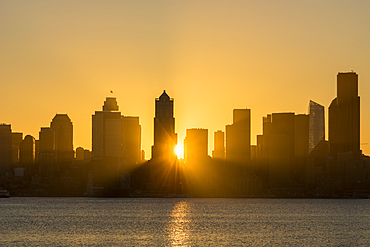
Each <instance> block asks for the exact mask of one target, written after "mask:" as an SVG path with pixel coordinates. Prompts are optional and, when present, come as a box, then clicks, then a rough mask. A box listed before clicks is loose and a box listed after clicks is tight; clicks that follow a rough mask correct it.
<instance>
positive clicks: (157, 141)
mask: <svg viewBox="0 0 370 247" xmlns="http://www.w3.org/2000/svg"><path fill="white" fill-rule="evenodd" d="M173 107H174V100H173V98H170V97H169V96H168V95H167V93H166V90H164V91H163V93H162V95H161V96H160V97H159V98H157V99H155V118H154V145H153V147H152V159H159V160H167V161H171V160H174V159H176V154H175V147H176V145H177V134H176V133H175V118H174V117H173Z"/></svg>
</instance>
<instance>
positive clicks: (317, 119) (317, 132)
mask: <svg viewBox="0 0 370 247" xmlns="http://www.w3.org/2000/svg"><path fill="white" fill-rule="evenodd" d="M324 111H325V108H324V106H322V105H320V104H318V103H316V102H314V101H312V100H310V104H309V109H308V112H309V114H310V120H309V142H308V153H311V151H312V150H313V149H314V148H315V146H316V145H317V144H318V143H319V142H320V141H321V140H324V139H325V112H324Z"/></svg>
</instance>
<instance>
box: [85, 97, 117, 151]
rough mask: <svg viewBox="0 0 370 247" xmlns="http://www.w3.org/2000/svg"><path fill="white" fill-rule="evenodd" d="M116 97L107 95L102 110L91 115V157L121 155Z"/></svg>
mask: <svg viewBox="0 0 370 247" xmlns="http://www.w3.org/2000/svg"><path fill="white" fill-rule="evenodd" d="M118 109H119V107H118V104H117V101H116V98H113V97H107V98H106V100H105V101H104V105H103V111H95V115H93V116H92V155H93V157H116V158H121V157H122V120H121V112H119V111H118Z"/></svg>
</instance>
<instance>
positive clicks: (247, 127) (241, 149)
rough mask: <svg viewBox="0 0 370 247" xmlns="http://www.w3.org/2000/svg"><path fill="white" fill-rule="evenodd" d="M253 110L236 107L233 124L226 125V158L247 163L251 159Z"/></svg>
mask: <svg viewBox="0 0 370 247" xmlns="http://www.w3.org/2000/svg"><path fill="white" fill-rule="evenodd" d="M250 145H251V110H250V109H234V110H233V124H231V125H226V160H227V161H228V162H233V163H239V164H242V163H246V162H248V161H249V160H250Z"/></svg>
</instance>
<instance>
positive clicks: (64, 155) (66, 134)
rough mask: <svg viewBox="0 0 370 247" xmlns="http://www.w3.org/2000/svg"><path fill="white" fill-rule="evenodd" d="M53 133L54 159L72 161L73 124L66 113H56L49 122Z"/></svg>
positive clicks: (58, 161)
mask: <svg viewBox="0 0 370 247" xmlns="http://www.w3.org/2000/svg"><path fill="white" fill-rule="evenodd" d="M50 127H51V129H52V131H53V132H54V134H55V151H56V161H57V163H60V162H72V161H73V157H74V151H73V124H72V121H71V119H70V118H69V117H68V115H67V114H56V115H55V117H54V118H53V120H52V121H51V123H50Z"/></svg>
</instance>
